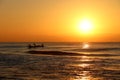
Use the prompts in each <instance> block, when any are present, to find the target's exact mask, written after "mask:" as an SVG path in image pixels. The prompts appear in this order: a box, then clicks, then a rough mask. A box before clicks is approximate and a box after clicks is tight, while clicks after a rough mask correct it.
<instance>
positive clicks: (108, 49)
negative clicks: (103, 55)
mask: <svg viewBox="0 0 120 80" xmlns="http://www.w3.org/2000/svg"><path fill="white" fill-rule="evenodd" d="M110 50H120V48H97V49H94V48H93V49H92V48H90V49H73V51H79V52H97V51H110Z"/></svg>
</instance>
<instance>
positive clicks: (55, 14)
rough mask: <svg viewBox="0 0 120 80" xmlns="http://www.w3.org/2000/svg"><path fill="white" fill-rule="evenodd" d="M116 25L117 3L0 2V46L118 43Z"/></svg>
mask: <svg viewBox="0 0 120 80" xmlns="http://www.w3.org/2000/svg"><path fill="white" fill-rule="evenodd" d="M119 21H120V0H0V42H119V41H120V31H119V30H120V22H119ZM88 23H89V24H88ZM81 24H83V26H82V27H81ZM90 26H91V27H90ZM83 27H84V29H83ZM88 27H90V28H88Z"/></svg>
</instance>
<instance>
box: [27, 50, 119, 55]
mask: <svg viewBox="0 0 120 80" xmlns="http://www.w3.org/2000/svg"><path fill="white" fill-rule="evenodd" d="M27 53H30V54H42V55H66V56H118V55H116V54H83V53H72V52H62V51H35V50H31V51H27Z"/></svg>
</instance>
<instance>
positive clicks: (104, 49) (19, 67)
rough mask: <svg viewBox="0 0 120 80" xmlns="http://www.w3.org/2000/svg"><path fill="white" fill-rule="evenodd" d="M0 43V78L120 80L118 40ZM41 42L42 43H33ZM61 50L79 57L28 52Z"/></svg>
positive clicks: (18, 79)
mask: <svg viewBox="0 0 120 80" xmlns="http://www.w3.org/2000/svg"><path fill="white" fill-rule="evenodd" d="M28 44H32V43H0V80H120V43H118V42H117V43H113V42H112V43H110V42H108V43H105V42H104V43H102V42H101V43H100V42H99V43H78V42H76V43H56V42H54V43H44V45H45V47H44V48H33V49H28V48H27V45H28ZM36 44H41V43H36ZM31 50H36V51H61V52H69V53H78V54H82V55H80V56H69V55H68V56H67V55H41V54H30V53H27V51H31Z"/></svg>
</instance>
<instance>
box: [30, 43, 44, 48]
mask: <svg viewBox="0 0 120 80" xmlns="http://www.w3.org/2000/svg"><path fill="white" fill-rule="evenodd" d="M38 47H42V48H43V47H44V44H41V45H36V44H33V45H31V44H29V45H28V48H29V49H31V48H38Z"/></svg>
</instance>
